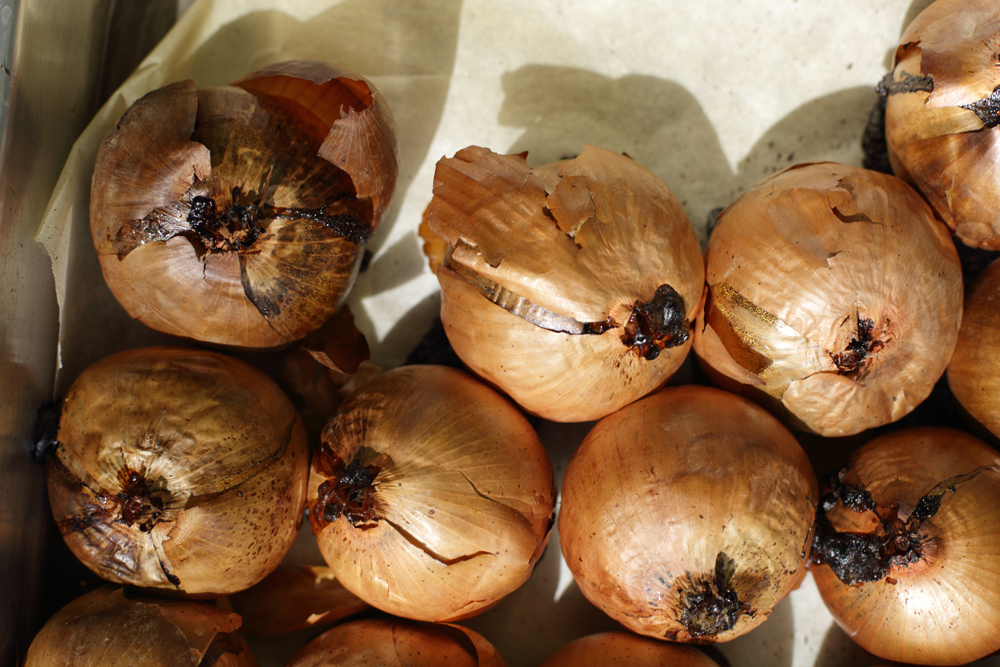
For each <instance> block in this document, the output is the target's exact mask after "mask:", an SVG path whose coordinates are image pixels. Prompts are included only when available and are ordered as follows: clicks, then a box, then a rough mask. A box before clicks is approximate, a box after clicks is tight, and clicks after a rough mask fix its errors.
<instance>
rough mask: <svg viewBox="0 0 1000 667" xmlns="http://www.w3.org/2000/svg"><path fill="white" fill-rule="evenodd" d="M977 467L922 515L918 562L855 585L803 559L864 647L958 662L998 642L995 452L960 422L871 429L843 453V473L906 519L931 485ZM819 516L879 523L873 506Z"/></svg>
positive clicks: (999, 471) (849, 523) (930, 661)
mask: <svg viewBox="0 0 1000 667" xmlns="http://www.w3.org/2000/svg"><path fill="white" fill-rule="evenodd" d="M980 467H984V469H983V470H981V471H980V472H979V473H978V474H977V475H976V476H975V477H973V478H972V479H969V480H967V481H963V482H960V483H958V484H956V485H955V486H954V491H953V492H952V491H948V492H945V493H944V494H943V496H942V497H941V504H940V509H938V510H937V512H936V513H935V514H933V516H931V517H930V518H929V519H926V520H925V521H923V523H922V525H921V526H920V527H919V529H918V533H919V536H920V539H921V540H922V542H923V544H924V547H923V551H924V553H923V555H922V556H921V557H920V558H918V559H916V560H915V561H913V562H910V563H893V564H891V565H890V566H889V569H888V572H887V574H886V575H885V577H883V578H881V579H878V580H874V581H867V582H864V581H863V582H860V583H857V584H856V585H854V586H849V585H847V584H845V583H843V582H842V581H841V580H840V579H839V578H838V576H837V574H836V573H835V572H834V570H833V569H832V568H831V567H830V566H829V565H825V564H820V563H818V562H813V563H811V564H810V571H811V572H812V574H813V578H814V579H815V581H816V585H817V587H818V588H819V591H820V594H821V595H822V596H823V601H824V602H825V603H826V605H827V607H828V608H829V609H830V612H831V613H832V614H833V617H834V619H836V621H837V623H838V624H839V625H840V626H841V628H843V629H844V632H846V633H847V634H848V635H849V636H850V637H851V638H852V639H853V640H854V641H855V642H857V643H858V644H860V645H861V647H862V648H864V649H865V650H866V651H869V652H871V653H874V654H875V655H877V656H879V657H880V658H884V659H886V660H895V661H899V662H905V663H914V664H921V665H962V664H965V663H967V662H971V661H973V660H977V659H979V658H981V657H983V656H986V655H988V654H990V653H992V652H993V651H996V650H997V649H1000V519H998V518H997V512H998V511H1000V452H997V451H996V450H994V449H992V448H991V447H989V446H988V445H986V444H985V443H983V442H981V441H979V440H978V439H976V438H974V437H972V436H971V435H968V434H966V433H963V432H961V431H957V430H954V429H947V428H930V427H927V428H914V429H904V430H902V431H896V432H893V433H890V434H888V435H884V436H881V437H879V438H876V439H874V440H872V441H871V442H869V443H868V444H866V445H865V446H864V447H862V448H861V449H859V450H858V451H857V452H855V453H854V454H853V455H852V456H851V458H850V459H849V462H848V466H847V468H846V474H845V475H844V478H843V482H844V483H845V484H850V485H853V486H856V487H858V488H860V489H863V490H864V491H867V492H868V493H869V494H870V496H871V498H872V500H873V501H874V503H875V505H876V506H877V507H878V511H879V514H880V515H881V516H882V517H883V518H887V517H894V516H898V517H899V518H900V519H904V518H905V517H907V516H908V515H910V513H911V512H913V510H914V508H915V507H916V506H917V504H918V502H919V501H920V500H921V497H922V496H924V495H925V494H927V493H928V492H930V491H931V490H932V489H933V488H934V487H935V486H936V485H938V484H940V483H941V482H943V481H945V480H947V479H949V478H951V477H954V476H956V475H964V474H966V473H969V472H970V471H974V470H976V469H977V468H980ZM894 508H895V509H894ZM826 517H827V519H829V521H830V524H831V526H832V528H833V529H835V530H836V531H838V532H855V533H859V534H871V533H874V532H877V531H878V530H879V522H878V519H877V518H875V516H874V514H873V513H872V512H871V511H866V512H859V511H852V510H850V509H847V508H845V507H844V505H843V504H842V503H838V504H837V505H836V506H835V507H834V509H833V510H832V511H830V512H827V513H826ZM819 530H821V531H822V530H823V529H822V527H821V528H820V529H819Z"/></svg>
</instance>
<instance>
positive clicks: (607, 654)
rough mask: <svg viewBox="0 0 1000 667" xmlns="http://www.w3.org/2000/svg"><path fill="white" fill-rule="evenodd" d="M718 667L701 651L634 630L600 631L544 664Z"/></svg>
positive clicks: (561, 666)
mask: <svg viewBox="0 0 1000 667" xmlns="http://www.w3.org/2000/svg"><path fill="white" fill-rule="evenodd" d="M607 665H620V666H621V667H663V666H664V665H666V666H668V667H719V663H717V662H715V661H714V660H712V659H711V658H709V657H708V656H707V655H705V654H704V653H702V652H701V651H699V650H697V649H695V648H692V647H690V646H679V645H677V644H668V643H666V642H661V641H657V640H655V639H650V638H649V637H642V636H640V635H636V634H633V633H631V632H621V631H617V632H601V633H598V634H595V635H587V636H586V637H580V638H579V639H575V640H573V641H572V642H570V643H569V644H566V645H565V646H563V647H562V648H561V649H559V650H558V651H556V652H555V653H553V654H552V655H550V656H549V657H548V658H546V659H545V662H543V663H542V665H541V667H606V666H607Z"/></svg>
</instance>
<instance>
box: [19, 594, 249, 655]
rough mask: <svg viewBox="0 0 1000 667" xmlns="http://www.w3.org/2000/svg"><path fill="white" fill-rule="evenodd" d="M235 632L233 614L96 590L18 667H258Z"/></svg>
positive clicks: (63, 614) (62, 613)
mask: <svg viewBox="0 0 1000 667" xmlns="http://www.w3.org/2000/svg"><path fill="white" fill-rule="evenodd" d="M239 627H240V617H239V616H238V615H237V614H234V613H232V612H227V611H224V610H222V609H219V608H217V607H212V606H210V605H207V604H203V603H199V602H190V601H181V600H155V599H152V598H135V599H132V598H126V596H125V595H124V593H123V591H122V589H110V588H101V589H98V590H95V591H91V592H90V593H87V594H85V595H83V596H81V597H79V598H77V599H76V600H74V601H73V602H70V603H69V604H68V605H66V606H65V607H63V608H62V609H60V610H59V611H58V612H56V614H55V615H54V616H53V617H52V618H51V619H49V621H48V622H47V623H46V624H45V625H44V626H43V627H42V629H41V630H40V631H39V632H38V634H37V635H36V636H35V638H34V640H32V642H31V646H30V647H29V648H28V654H27V657H26V659H25V662H24V666H23V667H53V666H54V665H59V666H60V667H257V662H256V660H254V657H253V654H252V653H251V652H250V647H249V646H248V645H247V644H246V641H245V640H244V639H243V638H242V637H241V636H240V635H238V634H236V633H235V630H236V629H238V628H239Z"/></svg>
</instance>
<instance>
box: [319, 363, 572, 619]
mask: <svg viewBox="0 0 1000 667" xmlns="http://www.w3.org/2000/svg"><path fill="white" fill-rule="evenodd" d="M308 503H309V518H310V522H311V524H312V528H313V531H314V532H315V533H316V537H317V541H318V542H319V547H320V550H321V551H322V553H323V557H324V558H325V559H326V561H327V562H328V563H329V565H330V567H331V568H332V570H333V572H334V574H335V575H336V577H337V579H338V580H340V582H341V583H343V585H344V587H345V588H347V589H348V590H349V591H351V592H353V593H354V594H355V595H357V596H358V597H360V598H361V599H363V600H365V601H366V602H368V603H370V604H371V605H373V606H375V607H378V608H379V609H382V610H384V611H387V612H389V613H392V614H395V615H398V616H405V617H408V618H414V619H417V620H425V621H436V622H442V621H453V620H458V619H462V618H466V617H469V616H472V615H474V614H476V613H479V612H481V611H483V610H485V609H486V608H488V607H490V606H492V605H493V604H495V603H496V602H498V601H499V600H500V599H501V598H502V597H503V596H505V595H507V594H508V593H510V592H511V591H513V590H514V589H516V588H517V587H518V586H520V585H521V584H522V583H524V582H525V581H526V580H527V578H528V576H529V575H530V574H531V571H532V568H533V567H534V564H535V562H536V561H537V560H538V558H539V557H540V556H541V554H542V550H543V548H544V546H545V543H546V540H547V538H548V533H549V529H550V528H551V524H552V514H553V504H554V490H553V481H552V466H551V464H550V463H549V459H548V456H547V455H546V453H545V450H544V449H543V447H542V444H541V442H540V441H539V439H538V436H537V435H536V434H535V432H534V430H533V429H532V428H531V425H530V424H529V423H528V421H527V420H526V419H525V418H524V416H523V415H522V414H521V413H520V412H519V411H518V410H517V408H516V407H514V405H512V404H511V403H510V402H509V401H507V399H505V398H504V397H503V396H501V395H500V394H498V393H496V392H495V391H494V390H492V389H491V388H489V387H487V386H486V385H484V384H482V383H481V382H479V381H478V380H476V379H474V378H472V377H471V376H469V375H467V374H465V373H463V372H461V371H457V370H454V369H450V368H445V367H440V366H404V367H401V368H397V369H395V370H392V371H389V372H387V373H385V374H383V375H382V376H380V377H378V378H376V379H374V380H372V381H371V382H369V383H368V384H365V385H362V386H361V387H360V389H358V391H357V392H356V393H355V394H354V395H353V396H352V397H351V398H350V399H349V400H348V401H347V402H346V403H345V404H344V405H342V406H341V408H340V411H339V412H338V413H337V414H336V415H334V416H333V418H331V419H330V421H329V422H328V423H327V426H326V428H325V430H324V432H323V435H322V440H321V443H320V447H319V450H318V451H317V452H316V454H315V455H314V457H313V462H312V473H311V476H310V481H309V501H308Z"/></svg>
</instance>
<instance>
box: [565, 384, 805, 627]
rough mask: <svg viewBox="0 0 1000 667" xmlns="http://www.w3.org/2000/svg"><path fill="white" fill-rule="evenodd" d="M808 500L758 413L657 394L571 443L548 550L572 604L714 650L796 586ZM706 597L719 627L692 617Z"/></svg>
mask: <svg viewBox="0 0 1000 667" xmlns="http://www.w3.org/2000/svg"><path fill="white" fill-rule="evenodd" d="M816 501H817V484H816V479H815V475H814V473H813V471H812V467H811V465H810V463H809V460H808V458H807V457H806V454H805V452H804V451H803V450H802V448H801V447H800V446H799V444H798V443H797V442H796V441H795V438H794V437H793V436H792V434H791V433H790V432H789V431H788V430H787V429H786V428H785V427H784V426H783V425H782V424H781V423H780V422H779V421H778V420H777V419H775V418H774V417H773V416H772V415H770V414H769V413H768V412H767V411H766V410H764V409H763V408H761V407H759V406H757V405H756V404H754V403H752V402H750V401H748V400H747V399H744V398H741V397H739V396H735V395H733V394H730V393H728V392H724V391H722V390H719V389H713V388H710V387H700V386H683V387H677V388H667V389H663V390H660V391H659V392H657V393H655V394H653V395H651V396H648V397H646V398H644V399H641V400H639V401H637V402H636V403H633V404H632V405H630V406H628V407H626V408H624V409H622V410H619V411H618V412H615V413H614V414H612V415H610V416H608V417H605V418H604V419H602V420H601V421H600V422H598V423H597V425H596V426H594V428H593V429H592V430H591V432H590V433H589V434H588V435H587V436H586V438H584V441H583V443H582V444H581V445H580V447H579V448H578V449H577V451H576V452H575V453H574V454H573V457H572V458H571V459H570V462H569V464H568V465H567V468H566V475H565V478H564V480H563V487H562V504H561V509H560V514H559V541H560V544H561V545H562V551H563V556H564V557H565V560H566V564H567V565H568V567H569V569H570V571H571V572H572V573H573V577H574V579H575V580H576V583H577V584H578V585H579V587H580V590H581V592H582V593H583V594H584V596H586V598H587V599H588V600H590V601H591V602H592V603H593V604H595V605H596V606H597V607H598V608H600V609H601V610H602V611H604V612H605V613H606V614H608V615H609V616H610V617H611V618H613V619H614V620H616V621H618V622H619V623H621V624H623V625H624V626H625V627H626V628H628V629H630V630H632V631H634V632H637V633H639V634H642V635H647V636H650V637H657V638H660V639H663V638H666V639H670V640H674V641H681V642H702V643H704V642H724V641H729V640H730V639H734V638H735V637H738V636H740V635H742V634H744V633H746V632H748V631H750V630H752V629H753V628H754V627H756V626H757V625H759V624H760V623H763V622H764V620H765V619H766V618H767V617H768V615H769V614H770V613H771V611H772V609H773V608H774V606H775V605H776V604H777V603H778V602H779V601H780V600H781V599H782V598H784V597H785V596H786V595H787V594H788V593H789V592H790V591H791V590H793V589H794V588H796V587H797V586H798V585H799V583H800V582H801V581H802V578H803V577H804V576H805V573H806V568H805V564H806V558H807V555H808V550H809V544H810V540H811V539H812V528H813V522H814V519H815V508H816ZM720 569H729V574H728V575H727V576H725V577H722V576H720V574H722V573H721V572H720ZM720 580H722V581H721V582H720ZM720 583H721V585H720ZM707 589H711V591H712V592H713V594H714V595H713V596H709V597H706V598H704V601H705V602H707V603H709V605H711V604H715V603H718V606H719V607H720V608H725V609H726V610H727V611H726V617H725V618H723V619H721V620H719V619H714V620H713V619H711V618H710V619H709V620H710V621H711V622H709V623H705V622H704V621H705V619H704V617H702V615H701V614H700V613H698V610H699V609H701V608H702V607H701V602H700V601H699V594H700V593H701V592H703V591H705V590H707ZM712 597H714V600H713V599H711V598H712ZM730 612H732V613H730Z"/></svg>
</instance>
